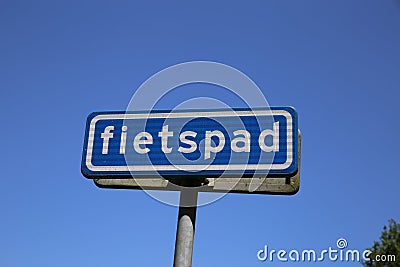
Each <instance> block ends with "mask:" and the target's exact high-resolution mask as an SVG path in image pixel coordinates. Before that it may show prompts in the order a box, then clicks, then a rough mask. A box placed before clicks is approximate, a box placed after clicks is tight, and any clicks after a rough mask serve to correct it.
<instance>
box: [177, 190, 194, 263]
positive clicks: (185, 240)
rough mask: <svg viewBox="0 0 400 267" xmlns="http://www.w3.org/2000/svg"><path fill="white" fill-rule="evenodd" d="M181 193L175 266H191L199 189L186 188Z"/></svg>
mask: <svg viewBox="0 0 400 267" xmlns="http://www.w3.org/2000/svg"><path fill="white" fill-rule="evenodd" d="M180 194H181V195H180V202H179V213H178V226H177V229H176V241H175V255H174V267H190V266H192V255H193V242H194V229H195V224H196V211H197V196H198V191H197V190H196V189H193V188H185V189H183V190H182V191H181V193H180Z"/></svg>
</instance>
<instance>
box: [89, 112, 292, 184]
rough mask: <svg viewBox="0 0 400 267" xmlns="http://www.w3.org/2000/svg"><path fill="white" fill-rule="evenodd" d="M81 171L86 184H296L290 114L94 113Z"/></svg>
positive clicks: (90, 121)
mask: <svg viewBox="0 0 400 267" xmlns="http://www.w3.org/2000/svg"><path fill="white" fill-rule="evenodd" d="M81 169H82V173H83V175H84V176H85V177H87V178H92V179H126V178H135V179H136V178H138V179H154V178H160V177H163V178H167V179H168V178H175V179H176V178H184V179H190V177H192V178H194V177H196V178H199V177H204V178H220V177H223V178H251V177H255V176H256V177H274V178H275V177H276V178H279V177H281V178H282V177H294V176H295V175H296V173H297V172H298V169H299V134H298V123H297V113H296V111H295V110H294V109H293V108H291V107H273V108H270V109H266V108H257V109H229V110H228V109H218V110H211V109H209V110H180V111H150V112H143V111H142V112H124V111H114V112H95V113H92V114H90V115H89V116H88V119H87V124H86V133H85V143H84V150H83V157H82V166H81ZM222 191H223V190H222Z"/></svg>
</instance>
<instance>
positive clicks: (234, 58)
mask: <svg viewBox="0 0 400 267" xmlns="http://www.w3.org/2000/svg"><path fill="white" fill-rule="evenodd" d="M399 47H400V3H399V1H390V0H387V1H373V0H352V1H349V0H338V1H257V2H251V3H247V2H246V3H244V2H243V3H242V4H237V3H232V1H224V2H219V1H201V2H196V3H188V2H186V1H185V2H184V1H182V2H171V1H166V2H165V1H163V2H161V1H160V3H154V2H152V3H148V4H142V5H138V4H134V3H133V1H97V0H96V1H17V0H3V1H1V3H0V99H1V106H0V109H1V113H2V123H1V131H0V137H1V153H0V161H1V186H0V203H1V204H0V207H1V208H0V210H1V219H0V266H5V267H6V266H7V267H19V266H41V267H45V266H58V267H62V266H85V267H86V266H96V267H101V266H113V267H117V266H121V267H122V266H172V261H173V253H174V242H175V231H176V220H177V208H175V207H170V206H167V205H165V204H161V203H159V202H157V201H155V200H154V199H152V198H150V197H149V196H148V195H146V194H145V193H144V192H141V191H127V190H121V191H118V190H101V189H98V188H96V187H95V186H94V184H93V183H92V182H91V181H90V180H88V179H86V178H84V177H83V176H82V175H81V173H80V161H81V154H82V145H83V137H84V130H85V120H86V117H87V115H88V114H89V113H90V112H92V111H100V110H124V109H125V108H126V106H127V105H128V102H129V99H130V98H131V96H132V94H133V93H134V92H135V90H136V89H137V88H138V87H139V86H140V85H141V83H142V82H143V81H145V80H146V79H147V78H149V77H150V76H151V75H153V74H154V73H156V72H158V71H160V70H162V69H163V68H165V67H168V66H170V65H174V64H177V63H181V62H185V61H191V60H210V61H217V62H221V63H225V64H228V65H231V66H233V67H235V68H237V69H239V70H241V71H243V72H244V73H246V74H247V75H249V77H251V78H252V79H253V80H254V81H255V82H256V83H257V85H258V86H259V87H260V88H261V89H262V91H263V93H264V94H265V96H266V98H267V100H268V101H269V103H270V105H272V106H286V105H288V106H294V107H295V108H296V109H297V111H298V114H299V126H300V129H301V131H302V134H303V143H302V144H303V147H302V163H301V165H302V166H301V167H302V169H301V188H300V191H299V193H298V194H297V195H295V196H289V197H288V196H264V195H257V196H255V195H236V194H230V195H228V196H226V197H225V198H223V199H221V200H219V201H218V202H216V203H213V204H212V205H208V206H205V207H201V208H199V209H198V213H197V215H198V217H197V228H196V236H195V246H194V256H193V266H268V265H269V266H271V265H274V266H284V265H290V263H282V264H279V263H278V262H274V263H271V262H259V261H258V260H257V257H256V253H257V251H258V250H259V249H261V248H262V247H263V246H264V245H266V244H267V245H268V246H269V247H271V248H273V249H288V250H290V249H293V248H294V249H299V250H301V249H307V248H308V249H311V248H313V249H316V250H317V249H321V250H322V249H324V248H327V247H329V246H333V247H334V246H335V242H336V240H337V239H338V238H340V237H344V238H346V239H347V241H348V243H349V248H354V249H364V248H366V247H368V246H371V245H372V243H373V241H374V240H377V239H378V237H379V235H380V232H381V229H382V227H383V225H384V224H386V223H387V220H388V219H389V218H394V219H396V220H397V221H400V217H399V215H400V206H399V188H400V175H399V160H400V156H399V151H400V142H399V141H397V140H398V136H399V134H398V133H399V132H400V126H399V116H398V110H399V103H398V102H399V98H400V93H399V92H400V91H399V85H400V75H399V73H400V72H399V71H400V49H399ZM190 93H192V94H193V96H199V92H198V91H193V92H189V93H188V95H187V96H185V97H188V96H189V97H190ZM210 94H211V93H210V92H207V95H206V96H210V97H217V98H219V99H223V100H224V99H225V100H226V101H229V96H224V95H223V94H221V93H216V95H214V96H213V95H212V94H211V95H210ZM163 105H164V107H166V108H168V107H169V106H168V102H164V103H163ZM294 265H295V266H303V265H304V264H302V263H297V264H294ZM307 265H310V266H311V265H312V266H342V265H343V263H330V262H324V263H315V264H307ZM348 265H349V266H360V265H359V264H358V263H353V264H348Z"/></svg>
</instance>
